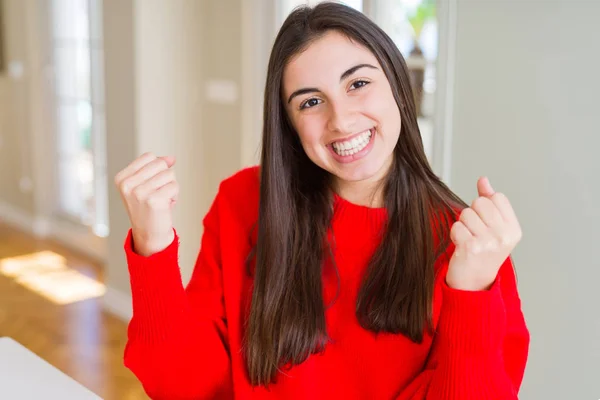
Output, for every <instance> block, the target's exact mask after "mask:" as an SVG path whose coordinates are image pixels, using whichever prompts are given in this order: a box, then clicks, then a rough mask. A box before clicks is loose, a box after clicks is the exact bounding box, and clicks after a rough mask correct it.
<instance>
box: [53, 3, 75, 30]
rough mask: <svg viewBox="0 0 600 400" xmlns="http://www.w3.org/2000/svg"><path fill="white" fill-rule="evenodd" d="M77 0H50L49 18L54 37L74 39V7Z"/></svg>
mask: <svg viewBox="0 0 600 400" xmlns="http://www.w3.org/2000/svg"><path fill="white" fill-rule="evenodd" d="M77 1H79V0H52V2H51V6H50V8H51V13H52V15H51V18H52V32H53V37H54V39H67V40H68V39H71V40H72V39H75V38H76V37H77V35H76V34H75V25H74V23H73V21H74V20H75V15H76V13H75V7H76V6H77V5H76V3H77Z"/></svg>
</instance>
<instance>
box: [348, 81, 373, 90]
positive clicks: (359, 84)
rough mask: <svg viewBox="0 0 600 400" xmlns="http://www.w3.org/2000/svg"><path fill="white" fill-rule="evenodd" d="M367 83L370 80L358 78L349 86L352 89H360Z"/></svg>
mask: <svg viewBox="0 0 600 400" xmlns="http://www.w3.org/2000/svg"><path fill="white" fill-rule="evenodd" d="M369 83H370V82H368V81H362V80H359V81H356V82H353V83H352V85H350V88H351V89H354V90H356V89H360V88H361V87H363V86H367V85H368V84H369Z"/></svg>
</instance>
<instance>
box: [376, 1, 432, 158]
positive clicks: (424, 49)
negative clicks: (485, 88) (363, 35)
mask: <svg viewBox="0 0 600 400" xmlns="http://www.w3.org/2000/svg"><path fill="white" fill-rule="evenodd" d="M371 3H372V10H371V11H372V18H373V19H374V21H375V22H377V24H379V26H381V28H382V29H383V30H384V31H386V33H387V34H388V35H389V36H390V37H391V38H392V40H393V41H394V42H395V43H396V46H398V48H399V50H400V52H401V53H402V55H403V57H404V58H405V60H406V63H407V66H408V68H409V70H410V73H411V80H412V84H413V90H414V91H415V92H416V93H415V102H416V106H417V112H418V120H419V128H420V130H421V136H422V138H423V144H424V147H425V152H426V153H427V156H428V157H429V158H431V154H432V146H433V124H434V122H433V119H434V114H435V110H434V104H435V91H436V62H437V55H438V22H437V17H436V11H437V10H436V1H435V0H372V1H371Z"/></svg>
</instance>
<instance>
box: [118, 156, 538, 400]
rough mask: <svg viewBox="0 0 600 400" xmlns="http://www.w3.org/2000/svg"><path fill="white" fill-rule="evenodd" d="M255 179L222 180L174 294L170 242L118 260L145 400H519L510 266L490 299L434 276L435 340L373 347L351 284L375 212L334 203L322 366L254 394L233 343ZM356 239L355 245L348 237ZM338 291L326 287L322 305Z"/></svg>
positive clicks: (522, 351) (309, 364) (381, 340)
mask: <svg viewBox="0 0 600 400" xmlns="http://www.w3.org/2000/svg"><path fill="white" fill-rule="evenodd" d="M258 197H259V183H258V169H257V168H249V169H245V170H243V171H241V172H239V173H237V174H235V175H234V176H232V177H230V178H228V179H226V180H225V181H223V182H222V184H221V185H220V187H219V191H218V194H217V196H216V198H215V200H214V202H213V204H212V206H211V208H210V210H209V212H208V213H207V215H206V216H205V219H204V234H203V237H202V243H201V250H200V253H199V255H198V259H197V262H196V265H195V269H194V272H193V275H192V278H191V280H190V282H189V284H188V285H187V287H185V288H184V286H183V284H182V280H181V275H180V271H179V266H178V238H177V236H176V238H175V240H174V241H173V243H172V244H171V245H170V246H169V247H168V248H167V249H165V250H164V251H161V252H159V253H156V254H153V255H151V256H149V257H142V256H140V255H138V254H136V253H135V252H134V251H133V250H132V246H133V243H132V236H131V231H129V233H128V235H127V238H126V241H125V252H126V257H127V262H128V266H129V272H130V275H131V288H132V297H133V318H132V320H131V322H130V324H129V341H128V343H127V347H126V350H125V365H126V366H127V367H128V368H130V369H131V370H132V371H133V372H134V373H135V375H136V376H137V377H138V379H139V380H140V381H141V382H142V384H143V386H144V388H145V390H146V391H147V393H148V394H149V395H150V397H152V398H153V399H169V400H175V399H231V398H236V399H287V400H293V399H311V400H318V399H378V400H379V399H403V400H409V399H411V400H421V399H423V400H424V399H427V400H458V399H460V400H465V399H477V400H486V399H494V400H496V399H502V400H505V399H517V392H518V390H519V387H520V385H521V381H522V378H523V373H524V369H525V364H526V360H527V354H528V347H529V332H528V329H527V327H526V324H525V320H524V318H523V314H522V311H521V303H520V299H519V295H518V292H517V287H516V282H515V276H514V273H513V269H512V265H511V263H510V259H508V260H507V261H506V262H505V263H504V265H503V266H502V267H501V269H500V272H499V274H498V277H497V279H496V281H495V282H494V284H493V285H492V287H491V288H490V289H489V290H486V291H478V292H467V291H460V290H455V289H452V288H450V287H449V286H447V285H446V283H445V270H447V261H445V262H440V263H439V264H440V265H438V266H437V268H438V272H439V273H438V274H437V278H436V283H435V290H434V323H435V329H436V333H435V336H433V337H432V336H430V335H425V339H424V340H423V342H422V343H421V344H415V343H412V342H411V341H410V340H408V339H407V338H406V337H404V336H403V335H399V334H398V335H394V334H379V335H375V334H373V333H372V332H369V331H367V330H365V329H363V328H361V327H360V325H359V324H358V321H357V319H356V316H355V303H356V298H357V292H358V288H359V286H360V281H361V276H362V274H363V272H364V271H365V267H366V266H367V262H368V260H369V258H370V257H371V256H372V254H373V252H374V251H375V248H376V246H377V241H376V240H374V239H373V238H374V237H376V235H375V233H376V232H377V230H378V229H380V228H381V226H382V223H383V221H384V219H385V210H384V209H374V208H367V207H364V206H359V205H355V204H352V203H350V202H348V201H346V200H344V199H342V198H340V197H338V196H336V197H335V211H334V217H333V221H332V225H333V231H334V232H336V248H335V251H336V252H335V253H334V257H335V261H336V265H337V268H338V270H339V275H340V283H341V293H340V295H339V297H338V299H337V301H336V302H335V304H334V305H333V306H331V307H329V308H327V310H326V323H327V332H328V334H329V335H330V337H331V338H332V339H333V340H332V343H329V344H328V345H327V346H326V349H325V351H324V353H323V354H319V355H311V356H310V357H309V358H308V359H307V360H306V361H305V362H304V363H302V364H300V365H297V366H295V367H293V368H292V369H291V370H290V371H287V372H286V374H285V375H284V374H280V376H278V381H277V383H276V384H275V385H272V386H271V387H270V388H269V390H266V389H265V388H264V387H256V388H253V387H252V386H251V385H250V383H249V381H248V379H247V374H246V368H245V364H244V361H243V351H242V348H241V343H242V340H243V335H244V331H243V321H244V320H245V313H244V312H243V310H246V309H247V306H248V304H249V301H250V299H251V277H249V276H248V275H247V274H246V268H245V259H246V257H247V255H248V253H249V251H250V249H251V246H252V243H251V241H250V240H249V238H250V237H251V234H250V232H253V226H254V224H255V222H256V221H257V218H258ZM357 232H359V233H360V234H357ZM336 290H337V282H336V280H335V279H324V296H325V301H328V300H329V299H328V296H335V293H336Z"/></svg>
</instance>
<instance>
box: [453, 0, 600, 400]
mask: <svg viewBox="0 0 600 400" xmlns="http://www.w3.org/2000/svg"><path fill="white" fill-rule="evenodd" d="M457 17H458V19H457V23H458V31H457V43H456V45H457V53H456V59H457V64H456V81H455V96H454V101H455V109H454V126H453V146H452V152H451V154H452V172H451V186H452V188H453V189H455V190H456V191H457V192H458V194H459V195H461V196H463V198H464V199H465V200H469V201H470V200H471V199H472V198H473V197H474V196H475V195H476V187H475V183H476V180H477V177H478V176H479V175H484V174H487V175H488V176H489V177H490V178H491V182H492V184H493V185H494V186H495V188H496V190H499V191H503V192H505V193H506V194H507V195H508V196H509V198H510V199H511V201H512V203H513V205H514V207H515V209H516V211H517V213H518V215H519V216H520V220H521V223H522V226H523V230H524V238H523V241H522V242H521V244H520V245H519V247H518V248H517V250H516V252H515V262H516V264H517V271H518V279H519V288H520V292H521V296H522V300H523V305H524V310H525V313H526V318H527V322H528V324H529V327H530V330H531V334H532V342H531V352H530V362H529V364H528V367H527V370H526V374H525V380H524V385H523V389H522V392H521V394H522V395H521V397H520V398H522V399H523V400H538V399H544V400H554V399H556V400H564V399H574V400H575V399H577V400H578V399H582V400H583V399H598V398H600V311H598V306H599V305H600V290H598V285H599V283H598V282H600V257H598V255H597V249H598V244H599V242H600V230H599V227H600V180H599V179H598V175H599V174H600V157H599V156H598V149H599V148H600V129H599V128H598V118H597V115H598V109H599V106H600V47H599V46H600V43H599V41H600V21H599V20H600V2H598V1H585V0H552V1H549V0H548V1H518V2H517V1H499V0H498V1H484V0H478V1H475V0H459V1H458V13H457Z"/></svg>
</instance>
